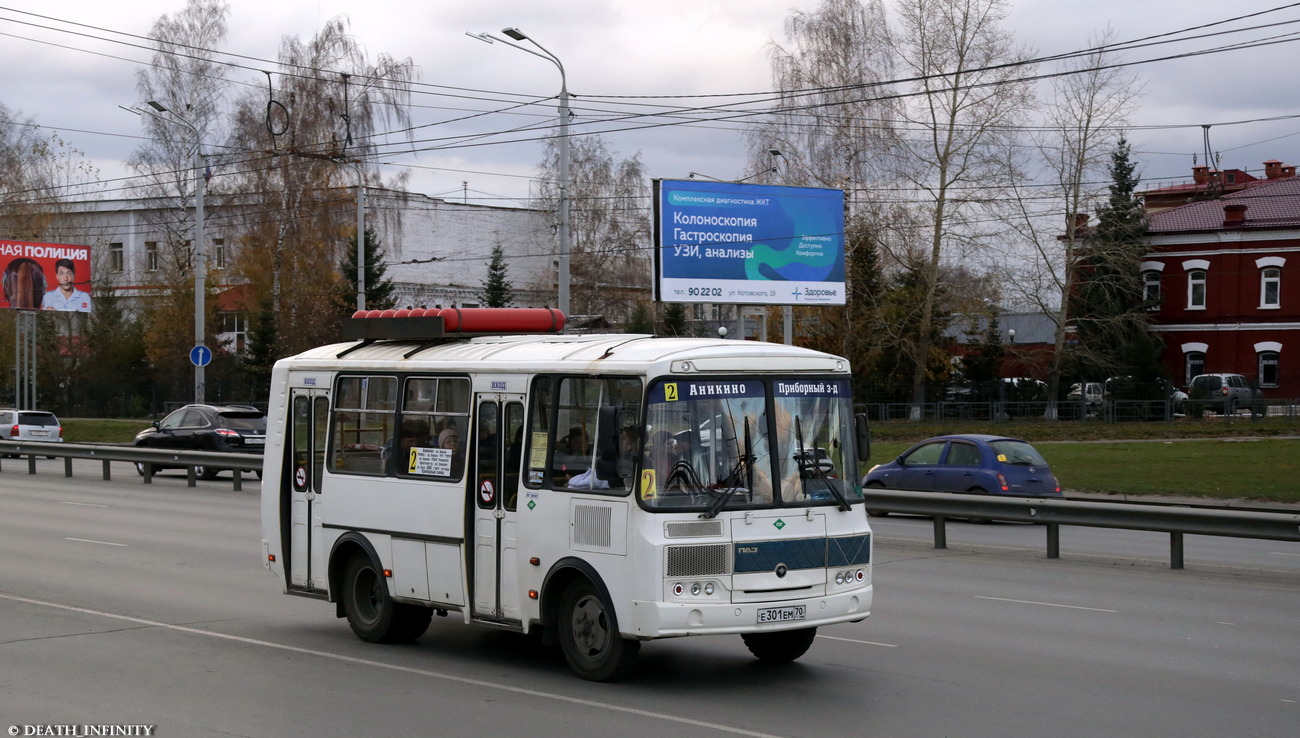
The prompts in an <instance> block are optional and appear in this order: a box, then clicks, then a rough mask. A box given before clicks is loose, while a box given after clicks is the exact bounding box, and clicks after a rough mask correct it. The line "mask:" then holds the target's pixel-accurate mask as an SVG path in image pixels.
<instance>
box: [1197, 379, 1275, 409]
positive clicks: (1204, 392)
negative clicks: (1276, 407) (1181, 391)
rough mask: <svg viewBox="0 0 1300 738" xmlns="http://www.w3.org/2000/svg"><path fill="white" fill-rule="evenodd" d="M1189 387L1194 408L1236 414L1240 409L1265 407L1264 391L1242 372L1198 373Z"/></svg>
mask: <svg viewBox="0 0 1300 738" xmlns="http://www.w3.org/2000/svg"><path fill="white" fill-rule="evenodd" d="M1187 389H1188V393H1187V394H1188V397H1189V399H1190V400H1191V402H1192V406H1193V408H1195V409H1198V410H1213V411H1214V412H1216V413H1219V414H1220V415H1236V414H1237V410H1239V409H1249V410H1250V411H1251V412H1252V413H1255V412H1261V411H1262V409H1263V407H1262V406H1263V393H1261V392H1260V391H1259V389H1258V388H1256V387H1254V386H1252V385H1251V383H1250V380H1248V379H1246V377H1245V376H1244V375H1241V374H1198V375H1196V376H1195V377H1192V383H1191V384H1190V385H1188V388H1187Z"/></svg>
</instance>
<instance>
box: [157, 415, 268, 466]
mask: <svg viewBox="0 0 1300 738" xmlns="http://www.w3.org/2000/svg"><path fill="white" fill-rule="evenodd" d="M135 445H137V446H143V447H145V448H170V449H179V450H186V451H226V452H235V453H248V454H260V453H262V449H263V448H264V447H265V445H266V414H265V413H263V412H262V411H261V410H258V409H257V408H255V407H251V406H248V405H186V406H185V407H182V408H180V409H179V410H176V411H174V412H172V413H171V414H170V415H168V416H167V417H165V418H163V419H162V420H155V421H154V422H153V425H152V426H151V427H149V428H145V429H144V430H142V431H140V432H139V433H137V434H136V435H135ZM136 468H137V469H138V470H139V471H140V473H141V474H144V465H143V464H136ZM154 468H155V469H158V468H162V467H159V466H158V465H155V466H154ZM195 471H196V472H197V473H198V475H199V476H201V477H203V478H204V479H213V478H215V477H216V476H217V473H218V472H219V471H220V470H219V469H211V468H207V467H200V468H198V469H196V470H195ZM258 476H259V477H260V476H261V474H260V473H259V474H258Z"/></svg>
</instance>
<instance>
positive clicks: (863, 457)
mask: <svg viewBox="0 0 1300 738" xmlns="http://www.w3.org/2000/svg"><path fill="white" fill-rule="evenodd" d="M853 429H854V431H855V435H856V436H857V451H858V461H867V460H868V459H870V458H871V423H870V421H868V420H867V414H866V413H858V414H857V415H855V416H853Z"/></svg>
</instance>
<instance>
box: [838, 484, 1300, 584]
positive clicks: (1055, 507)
mask: <svg viewBox="0 0 1300 738" xmlns="http://www.w3.org/2000/svg"><path fill="white" fill-rule="evenodd" d="M863 494H864V495H865V496H866V499H867V510H869V511H871V512H873V513H876V512H885V513H902V514H905V515H928V516H931V517H933V518H934V547H935V548H947V547H948V536H947V528H946V524H947V519H948V518H950V517H953V518H965V519H968V520H980V521H983V520H1005V521H1011V522H1021V523H1038V524H1041V525H1044V526H1046V529H1047V558H1049V559H1059V558H1060V557H1061V526H1062V525H1079V526H1084V527H1091V528H1117V529H1122V530H1148V531H1156V532H1162V533H1168V534H1169V562H1170V563H1169V565H1170V568H1173V569H1181V568H1183V536H1184V535H1188V534H1191V535H1203V536H1225V537H1229V538H1257V539H1265V540H1270V541H1300V513H1288V512H1265V511H1261V510H1257V509H1256V510H1234V509H1232V508H1211V507H1184V506H1178V505H1152V504H1147V503H1125V502H1100V501H1092V500H1067V499H1059V498H1053V497H1001V496H996V495H969V494H948V493H942V494H936V493H934V492H912V491H908V490H895V489H880V488H877V487H871V488H868V489H864V490H863Z"/></svg>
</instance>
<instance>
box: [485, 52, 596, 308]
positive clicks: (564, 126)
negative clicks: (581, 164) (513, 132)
mask: <svg viewBox="0 0 1300 738" xmlns="http://www.w3.org/2000/svg"><path fill="white" fill-rule="evenodd" d="M501 32H502V33H504V34H505V35H507V36H509V37H510V38H512V39H514V40H515V41H527V42H529V43H531V44H532V45H533V46H536V47H537V48H538V49H540V50H541V52H542V53H540V54H539V53H537V52H536V51H533V50H532V49H530V48H528V47H527V46H521V45H520V44H516V43H511V42H510V41H507V40H505V39H503V38H498V37H496V36H493V35H492V34H490V33H466V35H467V36H471V37H473V38H476V39H478V40H480V41H483V42H485V43H489V44H490V43H493V42H495V41H500V42H501V43H503V44H505V45H506V46H513V47H514V48H516V49H519V50H520V51H524V52H527V53H529V54H532V55H533V56H537V57H541V58H543V59H545V60H547V61H549V62H551V63H552V64H554V65H555V66H556V68H557V69H559V70H560V146H559V148H560V151H559V153H560V182H559V185H560V203H559V205H560V207H559V216H558V217H559V232H560V274H559V296H558V297H559V300H558V302H559V308H560V312H562V313H564V314H565V315H568V314H569V159H570V153H569V85H568V81H567V79H566V78H565V75H564V64H562V63H561V62H560V58H559V57H557V56H556V55H555V54H552V53H551V52H550V51H548V50H547V49H546V47H544V46H542V45H541V44H539V43H537V40H536V39H533V38H530V37H529V36H528V35H527V34H525V33H524V32H523V31H521V30H519V29H518V28H503V29H501ZM567 330H568V329H567V328H566V329H565V331H566V332H567Z"/></svg>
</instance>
